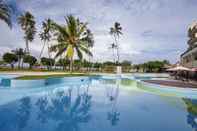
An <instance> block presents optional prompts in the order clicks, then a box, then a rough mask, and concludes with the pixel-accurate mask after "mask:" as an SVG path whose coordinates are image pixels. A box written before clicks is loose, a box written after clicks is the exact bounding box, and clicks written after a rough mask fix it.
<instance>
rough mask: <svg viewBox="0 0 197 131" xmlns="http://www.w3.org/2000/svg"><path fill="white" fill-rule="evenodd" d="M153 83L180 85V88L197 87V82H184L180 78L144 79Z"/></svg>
mask: <svg viewBox="0 0 197 131" xmlns="http://www.w3.org/2000/svg"><path fill="white" fill-rule="evenodd" d="M143 81H144V82H147V83H151V84H159V85H163V86H171V87H180V88H197V82H184V81H178V80H172V81H171V80H143Z"/></svg>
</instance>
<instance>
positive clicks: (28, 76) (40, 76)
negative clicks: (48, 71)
mask: <svg viewBox="0 0 197 131" xmlns="http://www.w3.org/2000/svg"><path fill="white" fill-rule="evenodd" d="M76 76H96V75H92V74H91V75H90V74H85V73H74V74H53V75H26V76H20V77H17V78H15V79H17V80H37V79H47V78H61V77H76Z"/></svg>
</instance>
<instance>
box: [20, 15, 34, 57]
mask: <svg viewBox="0 0 197 131" xmlns="http://www.w3.org/2000/svg"><path fill="white" fill-rule="evenodd" d="M18 23H19V25H20V26H21V28H22V30H23V31H24V33H25V35H24V39H25V43H26V48H25V52H26V53H27V54H29V53H30V49H29V42H32V41H33V40H34V36H35V34H36V27H35V24H36V22H35V20H34V16H33V15H32V14H31V13H30V12H26V13H25V14H22V15H21V16H20V17H19V18H18Z"/></svg>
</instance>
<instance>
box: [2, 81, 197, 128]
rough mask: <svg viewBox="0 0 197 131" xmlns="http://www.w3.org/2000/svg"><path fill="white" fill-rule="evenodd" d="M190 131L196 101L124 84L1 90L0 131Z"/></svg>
mask: <svg viewBox="0 0 197 131" xmlns="http://www.w3.org/2000/svg"><path fill="white" fill-rule="evenodd" d="M11 98H12V99H11ZM7 99H9V100H7ZM194 130H196V131H197V100H195V99H190V98H178V97H172V96H171V97H170V96H162V95H157V94H154V93H151V92H147V91H144V90H142V89H139V88H137V86H136V83H135V81H133V80H129V79H103V78H99V79H98V78H97V79H94V78H91V79H89V78H87V80H86V81H80V82H76V81H75V82H73V83H72V84H71V83H69V84H66V83H64V84H59V85H58V84H57V85H52V86H50V87H44V88H35V89H34V88H33V89H32V88H27V89H25V88H21V89H20V88H17V89H12V88H10V89H9V88H6V89H1V90H0V131H194Z"/></svg>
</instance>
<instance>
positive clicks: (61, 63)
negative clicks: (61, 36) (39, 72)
mask: <svg viewBox="0 0 197 131" xmlns="http://www.w3.org/2000/svg"><path fill="white" fill-rule="evenodd" d="M69 63H70V62H69V60H68V59H66V58H62V59H59V60H58V61H57V63H56V65H57V66H62V67H63V70H65V69H66V67H67V66H68V65H69Z"/></svg>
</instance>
